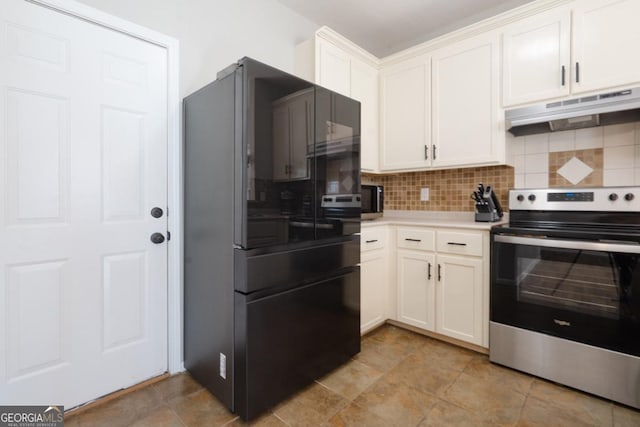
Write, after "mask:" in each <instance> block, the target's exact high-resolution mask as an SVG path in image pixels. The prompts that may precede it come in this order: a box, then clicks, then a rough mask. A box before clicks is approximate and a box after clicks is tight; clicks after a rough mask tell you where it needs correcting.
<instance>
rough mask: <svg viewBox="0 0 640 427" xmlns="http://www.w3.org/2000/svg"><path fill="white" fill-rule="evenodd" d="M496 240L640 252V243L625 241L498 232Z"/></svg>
mask: <svg viewBox="0 0 640 427" xmlns="http://www.w3.org/2000/svg"><path fill="white" fill-rule="evenodd" d="M493 239H494V241H496V242H500V243H512V244H515V245H528V246H542V247H545V248H562V249H582V250H586V251H600V252H622V253H627V254H640V245H633V244H625V243H604V242H585V241H581V240H560V239H541V238H538V237H518V236H505V235H501V234H496V235H495V236H494V238H493Z"/></svg>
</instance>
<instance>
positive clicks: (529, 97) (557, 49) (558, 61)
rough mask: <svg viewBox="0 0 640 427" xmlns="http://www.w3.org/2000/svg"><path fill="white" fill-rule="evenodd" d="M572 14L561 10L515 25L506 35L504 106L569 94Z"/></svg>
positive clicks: (504, 46)
mask: <svg viewBox="0 0 640 427" xmlns="http://www.w3.org/2000/svg"><path fill="white" fill-rule="evenodd" d="M570 26H571V14H570V12H569V9H565V8H561V9H559V10H554V11H552V12H547V13H542V14H539V15H536V16H533V17H531V18H527V19H525V20H522V21H518V22H516V23H514V24H512V25H511V26H510V27H509V28H508V29H507V30H506V31H505V32H504V33H503V36H502V37H503V55H504V59H503V66H502V67H503V68H502V72H503V80H502V82H503V86H502V87H503V92H502V103H503V105H504V106H508V105H514V104H522V103H525V102H532V101H539V100H543V99H549V98H554V97H559V96H564V95H568V94H569V86H570V80H571V75H570V74H571V59H570V57H569V44H570V39H571V35H570V29H571V28H570Z"/></svg>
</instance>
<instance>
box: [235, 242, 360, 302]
mask: <svg viewBox="0 0 640 427" xmlns="http://www.w3.org/2000/svg"><path fill="white" fill-rule="evenodd" d="M234 263H235V266H234V269H235V290H236V291H238V292H242V293H245V294H248V293H252V292H256V291H261V290H267V289H270V288H272V289H277V288H283V287H287V286H295V285H298V284H302V283H305V282H306V283H309V282H312V281H317V280H319V279H320V278H322V277H326V276H327V274H330V273H331V272H335V271H337V270H340V269H342V268H346V267H351V266H354V265H357V264H359V263H360V236H357V235H354V236H350V238H349V239H348V240H340V241H337V242H332V243H323V244H317V245H313V246H310V247H306V248H297V249H288V250H280V251H274V252H268V251H265V250H264V249H262V250H248V251H247V250H243V249H236V250H235V253H234Z"/></svg>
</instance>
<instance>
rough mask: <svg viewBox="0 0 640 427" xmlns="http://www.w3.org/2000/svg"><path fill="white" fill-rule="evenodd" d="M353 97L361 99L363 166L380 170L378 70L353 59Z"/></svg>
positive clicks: (361, 154)
mask: <svg viewBox="0 0 640 427" xmlns="http://www.w3.org/2000/svg"><path fill="white" fill-rule="evenodd" d="M351 98H353V99H355V100H356V101H360V159H361V163H360V164H361V168H362V169H364V170H366V171H372V172H375V171H377V170H378V70H376V69H375V68H374V67H371V66H370V65H368V64H366V63H364V62H362V61H360V60H358V59H355V58H352V59H351Z"/></svg>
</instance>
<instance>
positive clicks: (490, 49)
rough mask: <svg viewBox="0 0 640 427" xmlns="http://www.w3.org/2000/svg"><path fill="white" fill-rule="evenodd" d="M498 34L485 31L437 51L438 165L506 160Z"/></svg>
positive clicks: (434, 162) (435, 133) (434, 139)
mask: <svg viewBox="0 0 640 427" xmlns="http://www.w3.org/2000/svg"><path fill="white" fill-rule="evenodd" d="M498 41H499V37H498V34H497V33H491V34H483V35H481V36H477V37H473V38H471V39H468V40H464V41H462V42H459V43H455V44H453V45H451V46H447V47H444V48H442V49H438V50H437V51H435V52H434V54H433V75H432V78H433V98H432V108H433V115H432V126H433V137H432V144H433V152H434V153H435V155H434V156H433V160H432V162H431V163H432V165H433V166H457V165H471V164H483V163H495V162H500V161H503V160H504V138H505V135H504V129H503V128H504V125H503V124H502V122H503V120H502V119H501V117H502V110H500V107H499V97H498V95H499V93H500V90H499V86H498V84H499V82H500V74H499V71H500V70H499V65H500V58H499V43H498Z"/></svg>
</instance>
